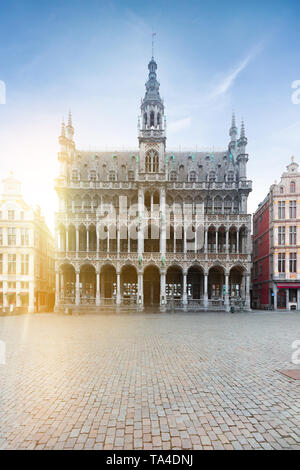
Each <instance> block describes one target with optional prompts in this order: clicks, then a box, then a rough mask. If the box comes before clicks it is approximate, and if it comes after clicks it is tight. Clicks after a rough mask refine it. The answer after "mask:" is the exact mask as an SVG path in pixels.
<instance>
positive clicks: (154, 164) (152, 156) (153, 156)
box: [145, 150, 159, 173]
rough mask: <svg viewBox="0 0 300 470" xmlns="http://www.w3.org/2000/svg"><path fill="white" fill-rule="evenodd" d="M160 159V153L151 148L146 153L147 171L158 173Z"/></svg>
mask: <svg viewBox="0 0 300 470" xmlns="http://www.w3.org/2000/svg"><path fill="white" fill-rule="evenodd" d="M158 163H159V159H158V153H157V152H155V151H154V150H150V151H149V152H147V154H146V158H145V167H146V172H147V173H157V172H158V169H159V165H158Z"/></svg>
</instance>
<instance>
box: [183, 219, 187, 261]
mask: <svg viewBox="0 0 300 470" xmlns="http://www.w3.org/2000/svg"><path fill="white" fill-rule="evenodd" d="M183 252H184V254H185V255H186V253H187V242H186V226H185V225H184V226H183Z"/></svg>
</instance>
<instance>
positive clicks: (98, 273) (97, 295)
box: [96, 271, 100, 305]
mask: <svg viewBox="0 0 300 470" xmlns="http://www.w3.org/2000/svg"><path fill="white" fill-rule="evenodd" d="M96 305H100V272H99V271H97V273H96Z"/></svg>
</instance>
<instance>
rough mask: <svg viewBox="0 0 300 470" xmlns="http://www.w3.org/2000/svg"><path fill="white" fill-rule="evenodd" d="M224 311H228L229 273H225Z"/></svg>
mask: <svg viewBox="0 0 300 470" xmlns="http://www.w3.org/2000/svg"><path fill="white" fill-rule="evenodd" d="M224 306H225V310H226V312H229V311H230V305H229V274H228V273H227V272H226V273H225V302H224Z"/></svg>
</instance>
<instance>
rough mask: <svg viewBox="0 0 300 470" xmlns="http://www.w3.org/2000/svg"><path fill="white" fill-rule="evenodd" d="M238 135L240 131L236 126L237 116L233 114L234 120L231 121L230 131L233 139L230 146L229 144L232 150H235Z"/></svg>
mask: <svg viewBox="0 0 300 470" xmlns="http://www.w3.org/2000/svg"><path fill="white" fill-rule="evenodd" d="M237 133H238V130H237V127H236V124H235V114H234V112H233V113H232V119H231V128H230V129H229V135H230V137H231V140H230V144H229V147H230V148H235V143H236V140H237Z"/></svg>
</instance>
